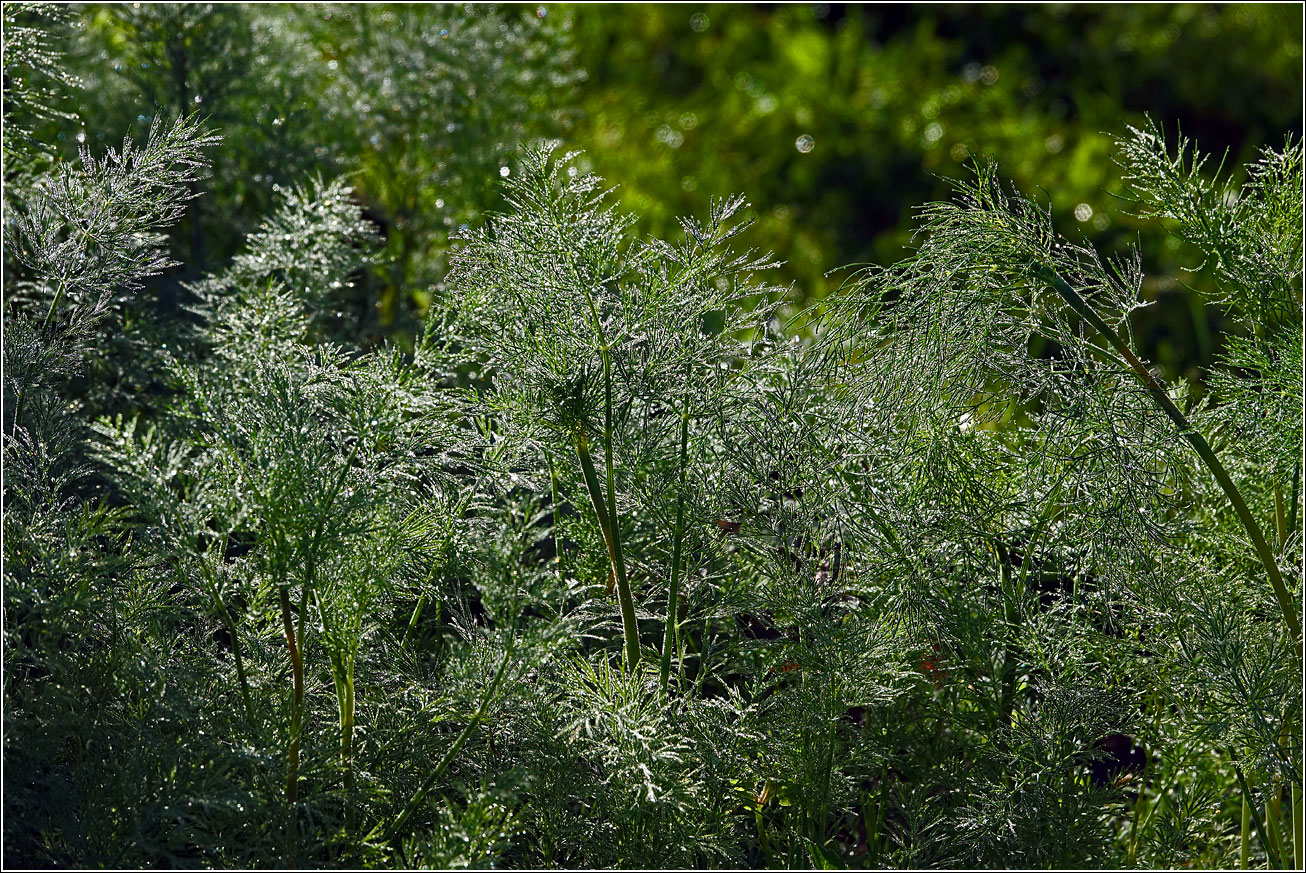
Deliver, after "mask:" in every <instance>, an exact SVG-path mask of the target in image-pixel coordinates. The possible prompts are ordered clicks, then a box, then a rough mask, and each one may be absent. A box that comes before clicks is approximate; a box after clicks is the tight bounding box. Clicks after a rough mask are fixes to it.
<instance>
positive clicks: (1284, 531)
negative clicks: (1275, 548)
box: [1274, 484, 1288, 548]
mask: <svg viewBox="0 0 1306 873" xmlns="http://www.w3.org/2000/svg"><path fill="white" fill-rule="evenodd" d="M1274 532H1275V534H1276V535H1277V536H1278V540H1279V548H1283V546H1284V543H1286V542H1287V541H1288V508H1287V506H1285V505H1284V502H1283V486H1282V485H1278V484H1276V485H1275V486H1274Z"/></svg>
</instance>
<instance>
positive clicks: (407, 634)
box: [399, 594, 426, 649]
mask: <svg viewBox="0 0 1306 873" xmlns="http://www.w3.org/2000/svg"><path fill="white" fill-rule="evenodd" d="M425 608H426V595H425V594H422V596H420V597H418V598H417V605H416V606H414V607H413V614H412V616H411V617H410V618H409V619H408V629H407V630H406V631H404V639H403V642H401V643H400V644H399V646H400V648H404V649H406V648H408V641H409V640H411V639H412V638H413V631H414V630H416V629H417V620H418V619H419V618H421V617H422V610H423V609H425Z"/></svg>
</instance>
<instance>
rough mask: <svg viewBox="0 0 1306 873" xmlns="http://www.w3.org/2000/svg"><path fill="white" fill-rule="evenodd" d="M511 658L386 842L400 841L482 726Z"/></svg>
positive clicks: (502, 664) (506, 654)
mask: <svg viewBox="0 0 1306 873" xmlns="http://www.w3.org/2000/svg"><path fill="white" fill-rule="evenodd" d="M511 657H512V656H511V653H510V652H504V655H503V660H502V661H501V662H500V663H499V669H498V670H496V671H495V674H494V678H493V679H491V680H490V684H489V685H488V686H486V688H485V694H484V696H483V697H481V703H480V705H479V706H477V707H476V713H475V714H474V715H473V716H472V718H471V721H469V722H467V724H466V726H464V727H463V729H462V730H461V731H460V732H459V733H458V736H457V738H456V739H454V741H453V745H452V746H450V747H449V750H448V751H447V752H445V753H444V757H443V758H441V759H440V763H438V764H436V765H435V769H434V770H432V771H431V773H430V775H429V776H427V777H426V780H425V781H423V782H422V784H421V786H420V787H419V788H418V789H417V791H415V792H414V793H413V796H412V797H411V798H410V799H409V801H408V803H407V804H405V806H404V809H403V811H402V812H401V813H399V817H398V818H396V819H395V820H394V823H393V824H391V825H390V827H389V828H388V829H387V830H386V832H385V837H384V840H385V842H387V843H393V842H394V841H395V840H396V839H398V837H399V834H400V832H401V831H403V828H404V825H406V824H408V819H410V818H411V817H412V815H413V813H414V812H416V811H417V808H418V807H419V806H421V805H422V802H423V801H424V800H426V796H427V795H428V794H430V793H431V789H432V788H434V787H435V784H436V783H437V782H439V781H440V777H441V776H443V775H444V771H445V770H447V769H449V765H450V764H451V763H453V759H454V758H455V757H457V755H458V753H459V752H461V751H462V748H463V746H464V745H466V744H467V740H468V738H469V737H471V735H472V731H473V730H474V729H475V728H476V726H477V725H478V724H480V722H481V719H482V718H484V716H485V710H486V708H487V707H488V706H489V705H490V701H491V700H493V699H494V696H495V695H496V694H497V693H498V691H499V684H500V683H501V682H502V681H503V675H504V673H505V672H506V671H507V669H508V661H510V660H511Z"/></svg>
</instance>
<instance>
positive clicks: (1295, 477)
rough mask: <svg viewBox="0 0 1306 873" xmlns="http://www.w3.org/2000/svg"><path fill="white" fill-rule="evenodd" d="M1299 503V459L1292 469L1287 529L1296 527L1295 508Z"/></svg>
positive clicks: (1293, 529)
mask: <svg viewBox="0 0 1306 873" xmlns="http://www.w3.org/2000/svg"><path fill="white" fill-rule="evenodd" d="M1300 505H1301V460H1300V459H1298V461H1297V465H1296V466H1295V467H1294V468H1293V471H1292V503H1291V506H1290V507H1289V509H1288V531H1289V532H1290V533H1291V532H1292V531H1295V530H1296V529H1297V508H1298V507H1299V506H1300Z"/></svg>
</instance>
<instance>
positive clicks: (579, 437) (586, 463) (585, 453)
mask: <svg viewBox="0 0 1306 873" xmlns="http://www.w3.org/2000/svg"><path fill="white" fill-rule="evenodd" d="M576 457H577V458H579V459H580V469H581V472H582V473H583V474H584V476H585V487H586V488H587V489H588V490H589V495H590V502H591V503H593V504H594V514H595V515H597V516H598V519H599V529H600V530H601V531H602V532H603V539H604V542H605V543H606V544H607V547H608V558H609V560H610V561H611V562H612V573H613V577H614V579H615V581H616V586H617V600H618V601H619V602H620V604H621V630H622V633H623V634H624V636H625V638H626V666H627V667H628V668H630V669H634V667H635V665H636V664H638V663H639V625H638V624H637V621H636V618H635V600H634V598H633V597H631V594H630V583H629V582H628V581H627V580H626V565H625V562H624V561H622V559H621V551H620V549H619V547H618V543H617V535H616V531H614V530H613V529H612V520H613V518H612V515H610V514H609V512H608V509H607V507H606V506H605V501H604V499H603V486H602V485H601V484H599V477H598V472H597V471H596V470H595V469H594V458H593V456H592V455H591V454H590V449H589V440H588V439H587V438H586V437H585V434H584V432H583V431H582V432H578V433H577V434H576Z"/></svg>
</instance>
